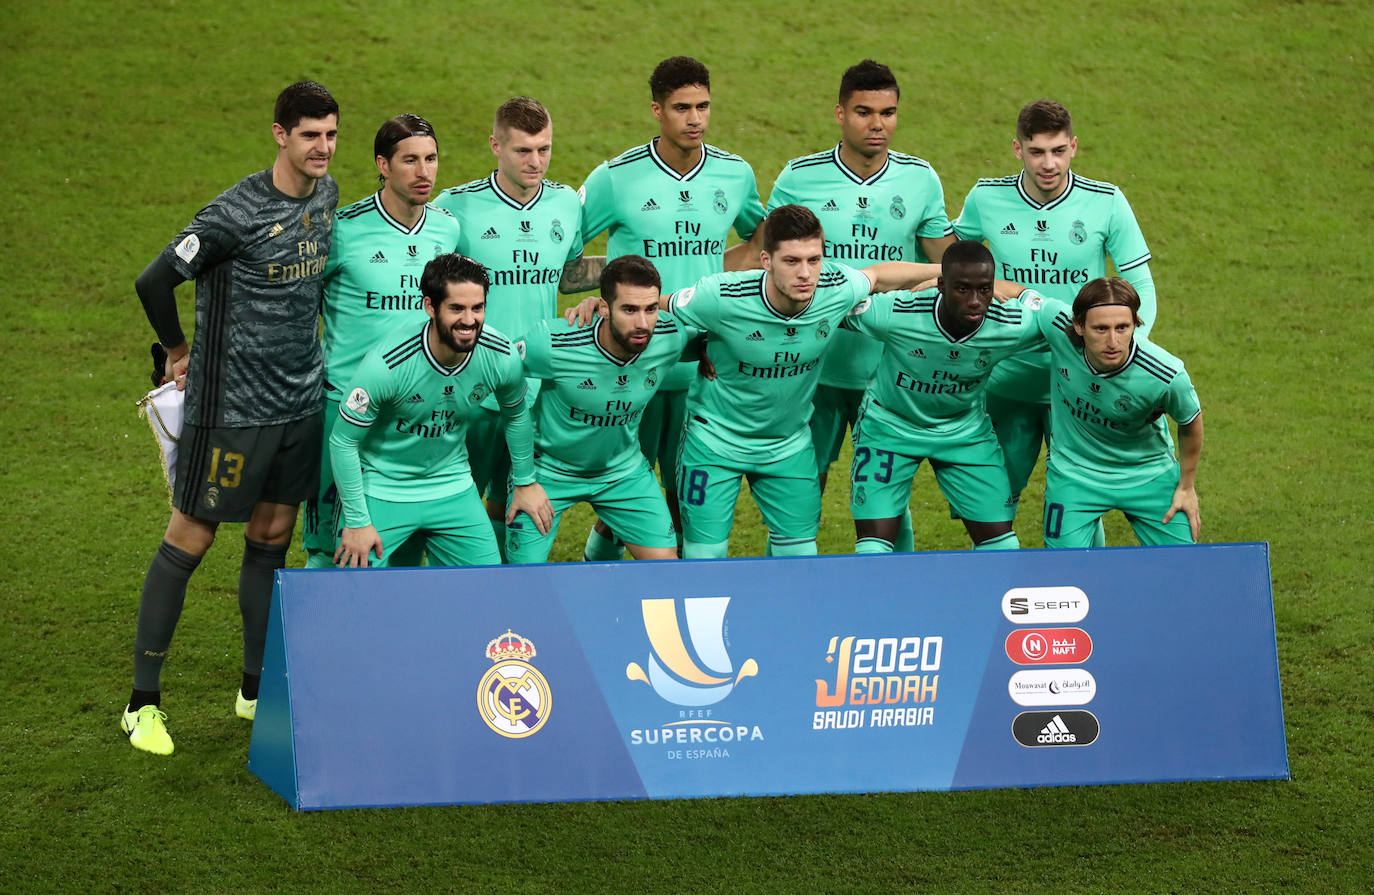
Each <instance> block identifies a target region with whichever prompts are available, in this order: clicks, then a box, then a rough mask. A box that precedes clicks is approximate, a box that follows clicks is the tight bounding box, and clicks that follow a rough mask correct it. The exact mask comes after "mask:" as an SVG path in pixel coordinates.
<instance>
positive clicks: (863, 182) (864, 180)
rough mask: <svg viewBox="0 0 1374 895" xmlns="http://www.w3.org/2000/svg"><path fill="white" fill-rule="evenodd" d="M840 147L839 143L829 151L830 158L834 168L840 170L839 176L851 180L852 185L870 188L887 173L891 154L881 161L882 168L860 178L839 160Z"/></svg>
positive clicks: (890, 162)
mask: <svg viewBox="0 0 1374 895" xmlns="http://www.w3.org/2000/svg"><path fill="white" fill-rule="evenodd" d="M840 145H841V144H839V143H836V144H835V148H834V149H832V150H830V157H831V159H832V160H834V162H835V167H836V168H839V169H840V173H841V174H843V175H844V176H845V177H847V178H849V179H850V180H852V181H853V182H854V183H857V184H859V185H860V186H871V185H872V184H875V183H877V182H878V179H879V178H880V177H882V176H883V175H884V174H886V173H887V167H888V165H891V164H892V153H890V152H889V153H888V154H887V158H885V159H883V166H882V167H881V168H879V169H878V170H876V171H874V172H873V173H872V174H870V175H868V176H867V177H860V176H859V175H858V174H855V173H854V172H853V171H851V170H850V169H849V166H848V165H846V164H845V163H844V162H843V161H841V160H840Z"/></svg>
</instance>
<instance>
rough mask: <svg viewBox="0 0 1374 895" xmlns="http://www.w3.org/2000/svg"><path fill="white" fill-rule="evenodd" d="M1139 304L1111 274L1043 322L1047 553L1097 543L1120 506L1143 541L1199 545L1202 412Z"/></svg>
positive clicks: (1051, 304)
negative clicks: (1048, 386)
mask: <svg viewBox="0 0 1374 895" xmlns="http://www.w3.org/2000/svg"><path fill="white" fill-rule="evenodd" d="M1032 303H1034V300H1032ZM1140 307H1141V301H1140V296H1139V295H1138V294H1137V293H1136V290H1135V288H1134V287H1132V286H1131V284H1130V283H1128V282H1127V281H1125V280H1123V279H1121V278H1120V277H1111V278H1103V279H1096V280H1093V281H1092V282H1090V283H1088V284H1087V285H1086V286H1084V287H1083V289H1082V290H1081V291H1080V292H1079V293H1078V297H1077V298H1075V299H1074V302H1073V308H1072V310H1071V311H1070V308H1069V307H1068V306H1067V305H1065V304H1063V303H1061V302H1055V301H1049V300H1047V301H1046V302H1045V307H1044V310H1043V312H1042V313H1041V314H1040V316H1039V320H1040V328H1041V329H1042V330H1043V331H1044V333H1045V337H1046V338H1047V339H1048V340H1049V343H1050V353H1051V356H1052V359H1053V360H1052V362H1053V366H1054V373H1053V375H1052V376H1051V377H1050V378H1051V379H1052V381H1053V382H1054V386H1053V389H1054V398H1053V400H1052V402H1051V405H1050V406H1051V413H1052V414H1053V421H1052V422H1053V427H1054V429H1053V431H1054V438H1053V439H1052V440H1051V441H1050V456H1049V460H1048V462H1047V463H1046V472H1045V546H1047V547H1091V546H1092V545H1093V541H1094V538H1095V536H1096V532H1097V531H1098V530H1099V521H1100V519H1101V518H1102V514H1103V513H1106V512H1107V511H1109V510H1113V509H1119V510H1121V511H1122V512H1123V513H1124V514H1125V515H1126V519H1127V520H1128V521H1129V522H1130V523H1131V528H1132V529H1134V530H1135V534H1136V537H1137V538H1139V539H1140V543H1142V544H1146V545H1153V544H1190V543H1193V542H1194V541H1196V540H1197V536H1198V531H1199V529H1200V528H1201V525H1202V520H1201V516H1200V515H1199V513H1198V499H1197V490H1196V488H1195V487H1194V480H1195V478H1196V476H1197V465H1198V460H1199V458H1201V456H1202V409H1201V408H1200V407H1199V406H1198V401H1197V392H1196V391H1195V390H1194V389H1193V384H1192V381H1191V380H1189V378H1188V373H1187V371H1186V370H1184V369H1183V362H1182V361H1180V360H1179V359H1178V358H1176V357H1174V356H1173V355H1172V354H1170V353H1169V352H1167V351H1165V350H1164V349H1162V348H1160V347H1159V346H1157V345H1154V344H1152V343H1151V342H1150V341H1149V340H1148V339H1145V338H1144V337H1143V336H1141V335H1140V328H1141V317H1140ZM1070 314H1072V316H1070ZM1166 413H1167V414H1168V415H1169V416H1170V417H1172V418H1173V420H1174V421H1175V422H1176V423H1177V424H1178V443H1179V448H1180V453H1181V454H1182V458H1181V463H1180V460H1179V459H1178V458H1176V457H1175V454H1174V442H1173V439H1172V438H1170V437H1169V426H1168V424H1167V423H1166V422H1165V421H1164V419H1163V415H1164V414H1166Z"/></svg>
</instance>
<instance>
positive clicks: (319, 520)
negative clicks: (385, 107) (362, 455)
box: [301, 115, 459, 568]
mask: <svg viewBox="0 0 1374 895" xmlns="http://www.w3.org/2000/svg"><path fill="white" fill-rule="evenodd" d="M372 154H373V158H374V161H375V162H376V164H377V179H378V180H380V181H381V189H379V190H377V192H375V193H373V194H372V195H371V196H368V197H367V198H366V199H362V200H360V201H358V202H354V203H353V204H352V205H349V206H348V207H346V208H341V209H339V213H338V215H337V216H336V218H335V222H334V247H333V250H332V251H331V252H330V253H329V263H328V264H326V265H325V268H324V302H323V307H322V309H321V312H320V315H321V317H323V318H324V334H323V336H322V340H321V341H322V343H323V346H324V376H325V378H324V450H323V452H322V456H321V458H320V484H319V490H318V493H317V495H316V496H314V497H312V498H311V500H310V501H309V502H308V503H307V504H306V505H305V526H304V531H303V532H302V535H301V540H302V542H303V543H304V546H305V552H306V565H308V566H309V567H311V568H328V567H329V566H331V565H333V562H334V550H335V548H336V547H337V546H338V531H339V528H338V522H339V519H338V515H339V514H338V502H337V491H336V490H335V488H334V473H333V466H332V465H331V464H330V462H329V436H330V433H332V432H333V431H334V424H335V423H336V422H337V421H338V419H339V401H340V400H341V399H342V397H343V387H344V386H345V385H347V384H348V382H349V380H350V379H352V378H353V372H354V371H355V370H356V369H357V368H358V364H359V363H360V362H361V361H362V359H363V356H364V355H366V354H367V352H368V351H369V350H371V349H372V347H373V346H375V345H376V344H377V340H378V339H379V338H380V337H381V336H382V335H384V334H386V333H388V332H390V331H391V330H393V329H395V328H396V327H397V326H398V325H399V324H401V323H402V322H404V321H407V320H414V321H415V323H416V325H417V326H418V325H419V323H420V321H422V320H424V319H425V312H424V297H423V296H422V295H421V294H420V272H421V271H422V270H423V269H424V266H425V264H426V262H428V261H429V260H430V259H431V258H434V257H435V256H437V255H441V254H443V253H444V252H451V251H453V250H454V249H455V248H456V247H457V245H458V233H459V230H458V221H457V220H455V219H454V217H453V215H451V214H449V213H448V212H447V211H444V210H443V209H440V208H435V207H434V206H433V205H428V204H426V203H428V202H429V197H430V193H431V191H432V190H433V189H434V179H435V177H436V176H437V175H438V172H439V143H438V138H437V137H436V136H435V135H434V128H433V127H431V126H430V123H429V122H428V121H426V120H425V119H423V118H421V117H420V116H418V115H397V116H396V117H395V118H391V119H388V120H387V121H386V123H385V124H383V125H382V126H381V128H380V129H379V130H378V131H377V136H376V138H375V139H374V140H373V141H372ZM416 560H418V557H416Z"/></svg>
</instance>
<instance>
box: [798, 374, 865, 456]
mask: <svg viewBox="0 0 1374 895" xmlns="http://www.w3.org/2000/svg"><path fill="white" fill-rule="evenodd" d="M863 400H864V390H863V389H861V388H859V389H852V388H836V387H835V386H833V385H821V386H817V387H816V397H815V399H814V400H813V401H812V402H811V406H812V411H811V446H812V449H813V450H814V451H815V452H816V473H817V474H818V475H819V474H820V473H823V472H827V471H828V470H829V469H830V466H831V464H833V463H834V462H835V461H836V460H838V459H840V449H841V448H842V447H844V433H845V430H846V429H851V430H852V429H853V428H854V421H855V420H856V419H857V418H858V416H859V405H861V404H862V403H863Z"/></svg>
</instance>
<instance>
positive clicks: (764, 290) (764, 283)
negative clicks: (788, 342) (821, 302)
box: [759, 268, 825, 320]
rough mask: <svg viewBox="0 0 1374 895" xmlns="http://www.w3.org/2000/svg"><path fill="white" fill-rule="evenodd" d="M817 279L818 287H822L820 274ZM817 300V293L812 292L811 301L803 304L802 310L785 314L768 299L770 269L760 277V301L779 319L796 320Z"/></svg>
mask: <svg viewBox="0 0 1374 895" xmlns="http://www.w3.org/2000/svg"><path fill="white" fill-rule="evenodd" d="M821 272H822V273H824V272H825V269H824V268H821ZM816 279H817V280H818V282H817V283H816V288H817V289H820V288H821V286H820V283H819V280H820V277H819V276H818V277H817V278H816ZM815 300H816V293H814V292H812V293H811V301H808V302H807V303H806V304H805V305H803V306H802V309H801V310H800V311H798V312H797V313H795V314H792V315H790V316H789V315H787V314H784V313H783V312H782V311H779V310H778V309H777V308H775V307H773V304H772V302H770V301H769V300H768V271H764V272H763V276H761V277H759V302H760V303H761V304H762V305H763V309H764V310H765V311H767V312H768V313H769V314H772V315H773V316H774V317H776V318H778V319H779V320H796V319H797V318H798V317H800V316H801V315H803V314H805V313H806V312H807V311H809V310H811V303H812V302H814V301H815Z"/></svg>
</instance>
